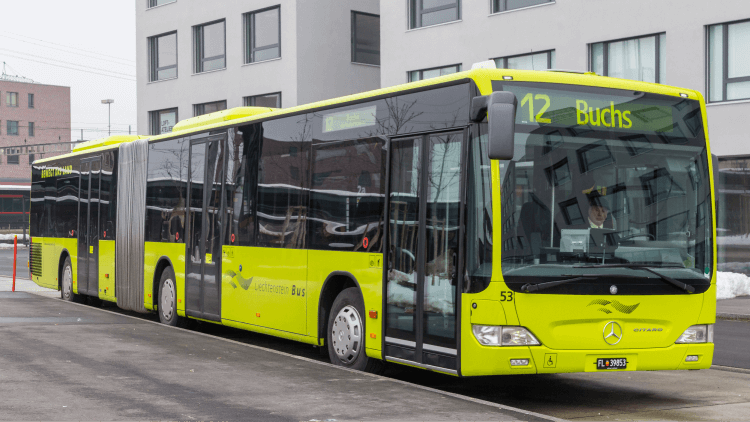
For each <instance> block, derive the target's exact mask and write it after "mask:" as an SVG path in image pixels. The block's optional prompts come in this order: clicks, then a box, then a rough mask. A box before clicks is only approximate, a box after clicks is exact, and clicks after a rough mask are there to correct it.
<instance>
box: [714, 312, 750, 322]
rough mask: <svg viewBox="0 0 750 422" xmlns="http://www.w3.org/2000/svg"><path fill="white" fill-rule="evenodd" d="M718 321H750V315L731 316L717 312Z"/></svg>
mask: <svg viewBox="0 0 750 422" xmlns="http://www.w3.org/2000/svg"><path fill="white" fill-rule="evenodd" d="M716 319H724V320H730V321H750V314H729V313H724V312H717V313H716Z"/></svg>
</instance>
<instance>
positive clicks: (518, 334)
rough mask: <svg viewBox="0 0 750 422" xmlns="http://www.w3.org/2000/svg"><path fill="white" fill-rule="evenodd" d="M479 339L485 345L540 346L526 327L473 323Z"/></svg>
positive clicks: (475, 334)
mask: <svg viewBox="0 0 750 422" xmlns="http://www.w3.org/2000/svg"><path fill="white" fill-rule="evenodd" d="M471 329H472V331H473V332H474V337H476V339H477V341H478V342H479V343H480V344H482V345H484V346H539V345H540V344H541V343H539V340H537V339H536V337H534V335H533V334H531V332H530V331H529V330H527V329H526V328H524V327H512V326H502V325H472V326H471Z"/></svg>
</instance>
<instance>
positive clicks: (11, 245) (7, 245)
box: [0, 243, 26, 250]
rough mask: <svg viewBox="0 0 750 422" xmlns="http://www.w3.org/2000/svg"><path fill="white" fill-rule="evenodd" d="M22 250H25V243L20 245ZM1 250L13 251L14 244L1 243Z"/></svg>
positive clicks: (19, 247)
mask: <svg viewBox="0 0 750 422" xmlns="http://www.w3.org/2000/svg"><path fill="white" fill-rule="evenodd" d="M21 248H24V249H25V248H26V245H24V244H23V243H19V244H18V249H21ZM0 249H11V250H12V249H13V244H12V243H0Z"/></svg>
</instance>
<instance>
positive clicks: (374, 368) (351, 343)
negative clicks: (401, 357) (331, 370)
mask: <svg viewBox="0 0 750 422" xmlns="http://www.w3.org/2000/svg"><path fill="white" fill-rule="evenodd" d="M364 315H365V303H364V300H363V299H362V294H361V293H360V292H359V289H358V288H356V287H350V288H348V289H344V290H343V291H342V292H341V293H339V295H338V296H336V300H334V301H333V306H331V314H330V316H329V317H328V330H326V333H327V334H326V344H327V345H328V355H329V357H330V359H331V363H333V364H334V365H338V366H343V367H345V368H351V369H356V370H358V371H365V372H370V373H380V372H382V371H383V369H385V364H384V362H383V361H381V360H378V359H373V358H371V357H368V356H367V353H365V337H366V332H367V331H366V328H365V323H366V320H365V318H364Z"/></svg>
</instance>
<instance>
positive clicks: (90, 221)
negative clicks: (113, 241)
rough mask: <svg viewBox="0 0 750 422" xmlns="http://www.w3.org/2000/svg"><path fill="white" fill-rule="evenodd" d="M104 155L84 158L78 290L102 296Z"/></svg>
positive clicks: (81, 183)
mask: <svg viewBox="0 0 750 422" xmlns="http://www.w3.org/2000/svg"><path fill="white" fill-rule="evenodd" d="M101 169H102V161H101V157H94V158H87V159H84V160H81V176H80V178H81V179H80V187H81V189H80V190H79V198H78V199H79V201H78V293H83V294H87V295H90V296H95V297H99V198H100V187H101V186H100V183H101V173H102V172H101Z"/></svg>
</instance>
